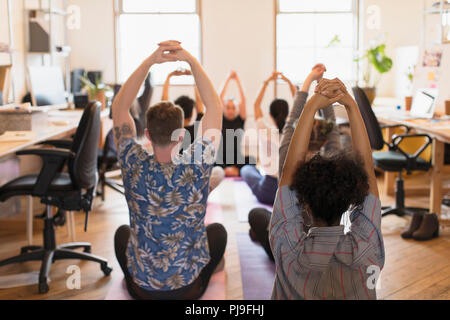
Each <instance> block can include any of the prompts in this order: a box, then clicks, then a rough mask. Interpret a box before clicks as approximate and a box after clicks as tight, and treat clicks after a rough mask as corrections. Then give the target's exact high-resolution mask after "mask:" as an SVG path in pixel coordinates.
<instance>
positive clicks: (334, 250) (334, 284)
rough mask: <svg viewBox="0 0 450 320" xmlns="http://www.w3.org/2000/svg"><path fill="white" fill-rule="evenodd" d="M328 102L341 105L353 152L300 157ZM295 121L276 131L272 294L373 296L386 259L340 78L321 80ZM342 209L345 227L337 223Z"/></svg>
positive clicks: (367, 151)
mask: <svg viewBox="0 0 450 320" xmlns="http://www.w3.org/2000/svg"><path fill="white" fill-rule="evenodd" d="M335 102H339V103H341V104H342V105H344V106H345V107H346V109H347V113H348V115H349V120H350V124H351V130H352V138H353V150H354V152H355V154H347V153H343V152H338V153H336V154H335V155H328V156H326V157H323V156H321V155H316V156H315V157H313V158H312V159H310V160H307V159H306V155H307V153H308V148H309V142H310V137H311V132H312V129H313V125H314V116H315V114H316V112H317V111H318V110H320V109H323V108H326V107H328V106H330V105H332V104H333V103H335ZM294 120H295V119H291V118H289V119H288V123H287V124H286V127H285V132H284V134H283V140H285V141H282V143H281V145H282V146H283V145H285V144H286V143H288V142H290V146H289V150H288V151H286V149H285V148H283V147H282V148H281V149H280V162H281V163H284V166H282V167H281V168H280V170H281V171H282V172H281V173H280V185H279V189H278V192H277V197H276V200H275V204H274V209H273V213H272V217H271V222H270V227H269V235H270V237H269V240H270V245H271V249H272V253H273V256H274V259H275V263H276V265H277V273H276V277H275V284H274V289H273V293H272V299H375V298H376V282H377V280H378V276H379V273H380V271H381V269H382V268H383V266H384V258H385V256H384V245H383V238H382V233H381V204H380V200H379V199H378V189H377V185H376V178H375V174H374V169H373V163H372V153H371V148H370V143H369V139H368V136H367V132H366V130H365V126H364V122H363V120H362V118H361V115H360V113H359V109H358V106H357V105H356V102H355V101H354V100H353V99H352V98H351V96H350V95H349V94H348V92H347V91H346V89H345V86H344V85H343V84H342V83H341V82H340V81H339V80H333V81H330V80H323V81H321V82H320V83H319V86H318V87H317V89H316V95H314V96H313V97H312V98H311V99H310V100H309V101H308V103H307V104H306V106H305V108H304V110H303V112H302V114H301V116H300V119H299V120H298V125H297V126H295V125H294V122H295V121H294ZM294 130H295V132H294V133H293V135H292V133H291V132H292V131H294ZM286 152H287V153H286ZM347 210H350V222H351V226H350V231H349V232H348V233H346V234H345V233H344V226H342V225H340V222H341V218H342V215H343V214H344V213H345V212H346V211H347ZM306 220H309V221H310V223H309V225H306V223H305V221H306Z"/></svg>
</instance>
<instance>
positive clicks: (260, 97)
mask: <svg viewBox="0 0 450 320" xmlns="http://www.w3.org/2000/svg"><path fill="white" fill-rule="evenodd" d="M271 78H272V77H270V78H269V79H268V80H266V81H264V83H263V85H262V87H261V90H259V94H258V97H257V98H256V100H255V120H258V119H261V118H262V117H263V112H262V110H261V103H262V100H263V99H264V95H265V93H266V90H267V86H268V85H269V81H270V80H271Z"/></svg>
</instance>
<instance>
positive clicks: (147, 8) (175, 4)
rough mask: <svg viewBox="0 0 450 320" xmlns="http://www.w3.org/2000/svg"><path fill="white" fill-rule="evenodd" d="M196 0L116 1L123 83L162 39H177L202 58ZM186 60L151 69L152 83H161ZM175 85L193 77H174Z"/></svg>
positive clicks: (182, 65) (187, 82)
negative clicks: (117, 5)
mask: <svg viewBox="0 0 450 320" xmlns="http://www.w3.org/2000/svg"><path fill="white" fill-rule="evenodd" d="M198 1H199V0H119V1H118V3H119V17H118V41H117V44H118V63H119V65H118V71H119V81H121V82H124V81H126V79H127V78H128V77H129V76H130V75H131V74H132V73H133V71H134V70H135V69H136V68H137V67H138V66H139V64H140V63H141V62H142V61H143V60H144V59H145V58H146V57H148V56H149V55H150V54H151V53H152V52H153V51H154V50H156V48H157V44H158V43H159V42H161V41H165V40H178V41H181V42H182V46H183V47H184V48H185V49H186V50H188V51H189V52H190V53H191V54H192V55H194V56H195V57H196V58H197V59H199V60H200V58H201V40H200V39H201V31H200V18H199V14H198V11H199V8H198ZM177 68H188V65H187V63H185V62H170V63H165V64H162V65H157V66H154V67H153V68H152V79H153V82H154V84H156V85H161V84H163V83H164V81H165V79H166V77H167V75H168V74H169V73H170V72H171V71H173V70H175V69H177ZM172 83H174V84H192V83H193V80H192V77H185V76H183V77H176V78H174V79H173V80H172Z"/></svg>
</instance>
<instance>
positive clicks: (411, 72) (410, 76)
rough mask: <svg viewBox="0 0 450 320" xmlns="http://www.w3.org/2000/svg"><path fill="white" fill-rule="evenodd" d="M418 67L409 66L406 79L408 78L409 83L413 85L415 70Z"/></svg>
mask: <svg viewBox="0 0 450 320" xmlns="http://www.w3.org/2000/svg"><path fill="white" fill-rule="evenodd" d="M415 68H416V66H409V67H408V72H406V77H408V80H409V83H410V84H412V83H413V81H414V69H415Z"/></svg>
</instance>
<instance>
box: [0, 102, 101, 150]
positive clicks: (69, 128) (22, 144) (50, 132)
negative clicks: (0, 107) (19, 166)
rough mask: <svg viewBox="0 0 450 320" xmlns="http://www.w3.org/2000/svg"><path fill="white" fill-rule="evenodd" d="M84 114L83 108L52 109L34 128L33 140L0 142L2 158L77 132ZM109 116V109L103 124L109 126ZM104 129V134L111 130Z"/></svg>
mask: <svg viewBox="0 0 450 320" xmlns="http://www.w3.org/2000/svg"><path fill="white" fill-rule="evenodd" d="M82 114H83V110H70V111H51V112H50V113H49V116H48V122H47V123H42V124H40V125H39V127H38V128H33V131H34V132H35V134H36V136H35V138H34V139H33V140H29V141H17V142H0V158H3V157H6V156H9V155H14V154H15V153H16V152H17V151H20V150H23V149H25V148H28V147H31V146H33V145H36V144H38V143H41V142H43V141H46V140H50V139H61V138H65V137H67V136H70V135H71V134H73V133H75V131H76V129H77V127H78V123H79V121H80V119H81V115H82ZM108 116H109V110H105V111H103V112H102V114H101V118H102V126H108V127H109V125H105V122H107V124H109V123H108V122H109V121H108V119H109V118H108ZM64 122H66V123H64ZM102 131H103V135H104V134H105V132H106V133H107V132H108V131H109V130H102ZM103 138H104V137H103ZM101 140H104V139H101Z"/></svg>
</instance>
